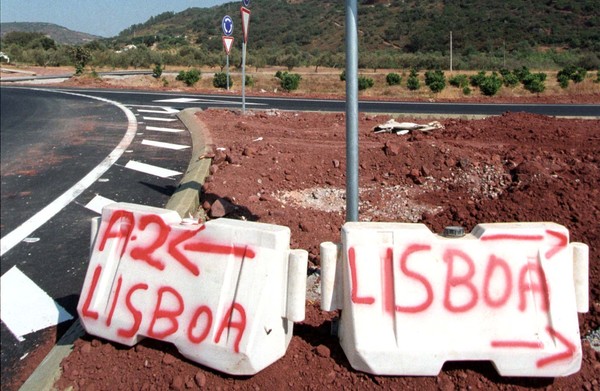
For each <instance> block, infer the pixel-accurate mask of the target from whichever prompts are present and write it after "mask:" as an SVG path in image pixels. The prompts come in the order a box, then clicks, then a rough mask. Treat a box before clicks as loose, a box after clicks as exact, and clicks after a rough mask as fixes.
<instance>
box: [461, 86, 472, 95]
mask: <svg viewBox="0 0 600 391" xmlns="http://www.w3.org/2000/svg"><path fill="white" fill-rule="evenodd" d="M462 91H463V94H465V95H471V88H470V87H469V86H464V87H463V90H462Z"/></svg>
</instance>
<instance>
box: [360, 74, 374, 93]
mask: <svg viewBox="0 0 600 391" xmlns="http://www.w3.org/2000/svg"><path fill="white" fill-rule="evenodd" d="M374 85H375V81H373V79H371V78H370V77H365V76H359V77H358V90H359V91H363V90H366V89H367V88H371V87H373V86H374Z"/></svg>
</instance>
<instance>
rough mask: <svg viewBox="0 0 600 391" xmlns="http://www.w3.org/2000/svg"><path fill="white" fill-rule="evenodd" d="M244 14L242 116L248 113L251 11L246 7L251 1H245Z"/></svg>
mask: <svg viewBox="0 0 600 391" xmlns="http://www.w3.org/2000/svg"><path fill="white" fill-rule="evenodd" d="M243 4H244V5H243V7H242V8H241V9H240V11H241V13H242V30H243V31H242V34H243V38H244V39H243V41H242V114H245V113H246V44H247V43H248V26H249V24H250V10H249V9H248V8H246V7H248V6H249V5H250V0H243Z"/></svg>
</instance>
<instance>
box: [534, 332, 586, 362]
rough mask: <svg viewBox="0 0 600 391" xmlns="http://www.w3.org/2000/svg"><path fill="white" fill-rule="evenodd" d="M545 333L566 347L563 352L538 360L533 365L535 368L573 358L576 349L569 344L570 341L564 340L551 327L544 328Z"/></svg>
mask: <svg viewBox="0 0 600 391" xmlns="http://www.w3.org/2000/svg"><path fill="white" fill-rule="evenodd" d="M546 331H547V332H548V334H550V336H552V337H553V338H556V339H557V340H558V341H559V342H561V343H562V344H563V345H564V346H565V347H566V350H564V351H563V352H560V353H556V354H552V355H550V356H548V357H544V358H541V359H539V360H538V361H537V362H536V363H535V364H536V365H537V367H538V368H542V367H545V366H547V365H550V364H552V363H554V362H556V361H564V360H569V359H571V358H573V356H574V355H575V351H576V350H577V347H576V346H575V345H574V344H573V343H571V341H569V340H568V339H566V338H565V337H564V336H563V335H562V334H561V333H559V332H558V331H556V330H554V329H553V328H552V327H551V326H548V327H546Z"/></svg>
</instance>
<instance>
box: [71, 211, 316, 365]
mask: <svg viewBox="0 0 600 391" xmlns="http://www.w3.org/2000/svg"><path fill="white" fill-rule="evenodd" d="M289 242H290V230H289V228H287V227H282V226H276V225H269V224H260V223H252V222H244V221H238V220H228V219H220V220H213V221H209V222H207V223H206V224H186V223H185V222H183V221H182V220H181V218H180V217H179V215H178V214H177V212H175V211H169V210H166V209H159V208H152V207H146V206H140V205H133V204H124V203H115V204H111V205H108V206H105V207H104V209H103V212H102V218H101V221H98V220H97V221H96V222H93V223H92V254H91V259H90V263H89V267H88V271H87V275H86V278H85V282H84V285H83V289H82V293H81V298H80V301H79V305H78V307H77V310H78V312H79V316H80V318H81V322H82V324H83V326H84V328H85V330H86V331H87V332H88V333H90V334H93V335H96V336H99V337H102V338H105V339H108V340H111V341H115V342H118V343H121V344H125V345H128V346H132V345H134V344H136V343H137V342H138V341H140V340H141V339H143V338H144V337H149V338H154V339H158V340H162V341H167V342H170V343H173V344H174V345H175V346H176V347H177V349H178V350H179V351H180V352H181V354H183V355H184V356H185V357H187V358H189V359H190V360H193V361H195V362H198V363H200V364H203V365H206V366H207V367H210V368H213V369H216V370H218V371H221V372H225V373H228V374H233V375H253V374H255V373H257V372H258V371H260V370H261V369H263V368H265V367H266V366H268V365H270V364H272V363H273V362H275V361H277V360H278V359H279V358H281V357H282V356H283V355H284V354H285V352H286V349H287V347H288V345H289V342H290V339H291V337H292V331H293V322H298V321H302V320H303V319H304V314H305V312H304V309H305V295H306V268H307V263H308V253H307V252H306V251H304V250H290V248H289Z"/></svg>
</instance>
